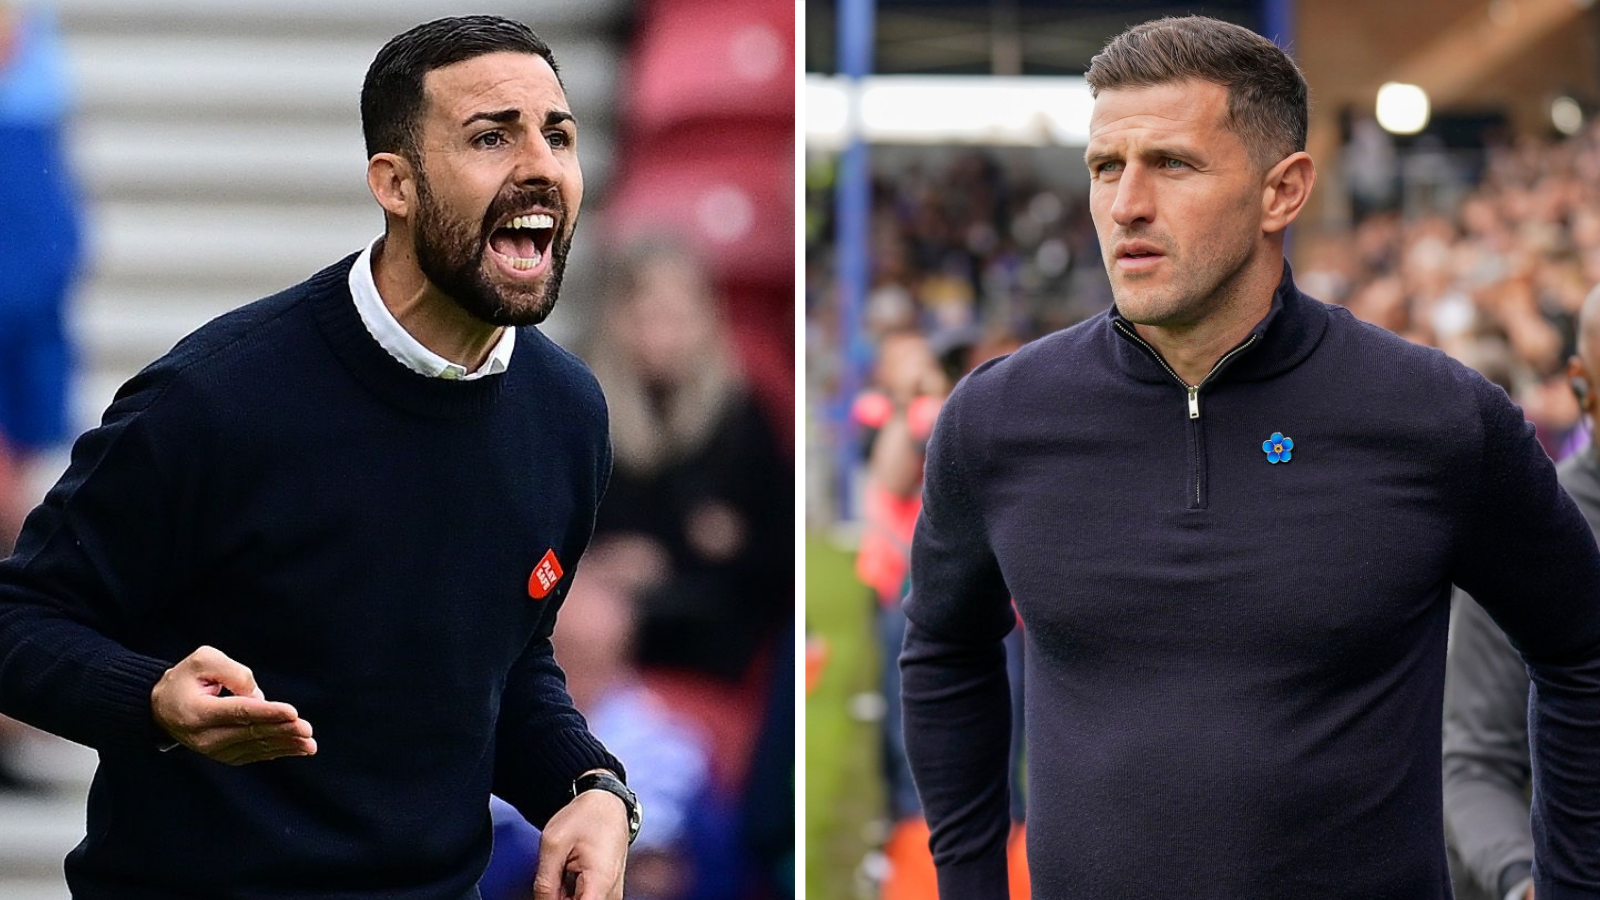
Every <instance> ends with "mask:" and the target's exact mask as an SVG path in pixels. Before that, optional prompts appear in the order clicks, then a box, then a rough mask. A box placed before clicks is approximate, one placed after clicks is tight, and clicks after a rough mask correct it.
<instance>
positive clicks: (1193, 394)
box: [1189, 385, 1200, 419]
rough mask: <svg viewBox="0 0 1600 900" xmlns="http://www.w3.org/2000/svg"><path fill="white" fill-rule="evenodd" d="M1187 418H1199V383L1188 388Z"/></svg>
mask: <svg viewBox="0 0 1600 900" xmlns="http://www.w3.org/2000/svg"><path fill="white" fill-rule="evenodd" d="M1189 418H1191V419H1198V418H1200V386H1199V385H1194V386H1192V387H1190V388H1189Z"/></svg>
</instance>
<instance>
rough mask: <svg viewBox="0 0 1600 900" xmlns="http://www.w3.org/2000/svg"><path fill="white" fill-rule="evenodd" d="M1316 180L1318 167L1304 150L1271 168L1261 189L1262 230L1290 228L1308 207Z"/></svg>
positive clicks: (1277, 230)
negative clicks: (1308, 200) (1308, 199)
mask: <svg viewBox="0 0 1600 900" xmlns="http://www.w3.org/2000/svg"><path fill="white" fill-rule="evenodd" d="M1316 181H1317V167H1316V166H1315V165H1314V164H1313V163H1312V162H1311V156H1310V155H1309V154H1307V153H1306V152H1305V151H1304V150H1301V151H1299V152H1296V153H1291V154H1289V155H1288V156H1286V157H1284V158H1283V159H1281V160H1279V161H1278V164H1277V165H1275V166H1273V167H1272V168H1271V169H1268V170H1267V176H1266V180H1265V183H1264V184H1263V185H1262V191H1261V230H1262V231H1264V232H1266V233H1268V234H1274V233H1277V232H1280V231H1282V230H1284V229H1285V228H1288V227H1289V225H1290V223H1292V222H1293V221H1294V220H1295V217H1297V216H1299V215H1300V210H1301V209H1303V208H1304V207H1305V205H1306V198H1308V197H1310V196H1311V188H1312V186H1313V185H1315V184H1316Z"/></svg>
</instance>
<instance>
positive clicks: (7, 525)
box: [0, 0, 79, 790]
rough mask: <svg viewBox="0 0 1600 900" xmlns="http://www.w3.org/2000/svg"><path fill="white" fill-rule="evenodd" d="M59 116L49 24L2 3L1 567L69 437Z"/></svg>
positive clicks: (66, 203)
mask: <svg viewBox="0 0 1600 900" xmlns="http://www.w3.org/2000/svg"><path fill="white" fill-rule="evenodd" d="M66 115H67V85H66V77H65V66H64V63H63V60H62V52H61V45H60V37H59V35H58V34H57V31H56V22H55V18H54V14H53V13H52V12H51V11H50V10H49V8H47V7H45V6H43V5H38V4H35V5H27V6H18V5H15V4H10V3H7V2H5V0H0V557H4V556H7V555H9V554H10V552H11V548H12V545H13V544H14V543H15V541H16V537H17V532H18V531H20V530H21V528H22V519H23V517H24V516H25V515H26V514H27V511H28V510H29V509H31V508H32V507H33V505H34V504H35V503H36V502H38V500H39V498H38V497H37V496H34V495H33V493H32V492H31V491H30V489H29V487H28V485H29V481H30V479H29V477H28V476H29V474H30V466H31V464H32V463H33V462H34V460H35V459H36V458H37V457H38V456H39V454H41V453H42V452H44V451H46V450H49V449H51V448H52V447H54V446H55V445H57V444H59V443H60V442H62V441H63V440H65V439H66V438H67V436H68V435H67V379H68V377H69V375H70V374H71V370H72V359H71V353H70V347H69V345H68V341H67V333H66V325H65V306H66V301H67V295H68V291H69V290H70V288H71V286H72V280H73V276H74V275H75V274H76V271H77V268H78V255H79V235H78V227H79V226H78V208H77V198H76V195H75V188H74V185H73V183H72V180H71V178H70V176H69V174H68V172H67V170H66V165H65V159H66V153H65V151H64V148H63V145H62V130H63V127H64V125H65V119H66ZM24 730H25V729H24V726H22V725H20V724H18V723H16V722H13V721H11V720H9V719H0V790H34V789H37V788H38V787H39V785H35V784H33V783H31V782H29V781H27V780H26V779H24V778H22V777H21V776H20V775H18V774H17V773H16V772H15V771H14V770H13V769H12V767H11V765H10V764H9V760H8V757H9V755H10V751H11V750H12V748H13V747H14V745H15V743H16V740H17V738H18V737H19V736H20V734H21V733H22V732H23V731H24Z"/></svg>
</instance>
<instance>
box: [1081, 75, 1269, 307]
mask: <svg viewBox="0 0 1600 900" xmlns="http://www.w3.org/2000/svg"><path fill="white" fill-rule="evenodd" d="M1227 115H1228V91H1227V89H1226V88H1224V87H1222V86H1221V85H1217V84H1212V83H1210V82H1206V81H1195V80H1190V81H1180V82H1173V83H1169V84H1162V85H1156V86H1154V87H1143V88H1114V89H1107V90H1102V91H1100V92H1099V96H1098V97H1097V98H1096V100H1095V104H1094V115H1093V116H1092V117H1091V118H1090V120H1089V147H1088V150H1087V151H1086V152H1085V154H1084V160H1085V163H1086V164H1087V165H1088V167H1089V177H1090V187H1089V210H1090V213H1091V215H1092V216H1093V218H1094V225H1095V230H1096V232H1098V233H1099V236H1100V252H1101V254H1102V255H1103V256H1104V258H1105V264H1106V272H1107V274H1109V276H1110V278H1111V290H1112V294H1113V295H1114V296H1115V298H1116V301H1117V309H1118V311H1120V312H1121V313H1122V315H1123V316H1124V317H1125V318H1127V319H1129V320H1130V321H1133V322H1136V323H1138V324H1141V325H1154V326H1160V327H1185V326H1189V325H1192V324H1194V323H1196V322H1199V321H1201V320H1203V319H1204V318H1205V317H1206V316H1207V315H1208V314H1209V313H1210V312H1212V311H1214V310H1216V309H1218V308H1220V307H1221V306H1222V305H1223V304H1224V303H1225V302H1226V301H1227V300H1228V298H1229V297H1231V292H1232V289H1233V288H1234V285H1235V282H1236V280H1237V279H1238V278H1239V277H1240V275H1241V273H1242V272H1243V271H1244V269H1245V267H1246V264H1247V263H1248V262H1249V261H1250V259H1251V258H1252V257H1253V254H1254V253H1255V252H1256V249H1257V247H1258V245H1259V241H1260V238H1261V234H1262V232H1261V224H1262V196H1263V195H1262V190H1263V175H1264V173H1263V172H1262V171H1261V169H1260V167H1259V166H1258V165H1257V163H1256V162H1255V161H1253V160H1252V158H1251V155H1250V153H1249V151H1248V149H1247V148H1246V147H1245V145H1244V143H1243V142H1242V141H1240V139H1239V138H1238V136H1237V135H1235V134H1234V133H1233V131H1232V130H1230V129H1229V128H1228V125H1227Z"/></svg>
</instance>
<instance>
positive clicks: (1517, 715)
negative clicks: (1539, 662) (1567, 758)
mask: <svg viewBox="0 0 1600 900" xmlns="http://www.w3.org/2000/svg"><path fill="white" fill-rule="evenodd" d="M1451 603H1452V607H1451V610H1450V615H1451V627H1450V653H1449V655H1448V656H1447V657H1446V660H1445V681H1444V816H1445V823H1446V824H1448V825H1449V826H1450V833H1451V835H1452V836H1453V838H1454V841H1455V845H1456V850H1457V851H1458V852H1459V853H1460V854H1461V860H1462V862H1464V863H1465V864H1466V866H1467V868H1468V870H1469V871H1471V873H1472V877H1473V878H1474V879H1475V880H1476V881H1477V882H1478V884H1479V885H1481V886H1482V887H1483V888H1484V889H1485V890H1487V891H1489V893H1490V894H1492V895H1493V896H1494V897H1496V898H1500V897H1504V896H1505V895H1506V893H1507V892H1508V891H1510V890H1511V889H1512V888H1513V887H1514V886H1515V885H1516V884H1518V883H1519V882H1521V881H1523V880H1524V879H1526V878H1527V877H1529V866H1531V865H1532V863H1533V834H1532V832H1531V831H1530V829H1529V825H1528V800H1527V796H1528V794H1527V791H1528V785H1529V781H1530V779H1531V778H1532V774H1531V772H1530V770H1529V762H1528V672H1527V669H1526V668H1525V667H1524V666H1523V663H1522V657H1520V656H1518V655H1517V651H1516V650H1514V649H1512V647H1511V644H1510V643H1509V642H1507V641H1506V638H1505V635H1504V634H1502V633H1501V632H1500V628H1499V626H1497V625H1495V624H1494V621H1493V620H1492V619H1490V618H1489V616H1488V614H1487V613H1485V612H1484V611H1483V609H1482V607H1480V606H1478V604H1477V603H1476V602H1475V601H1474V600H1473V599H1472V598H1471V597H1469V596H1468V595H1467V594H1466V593H1465V592H1464V591H1461V590H1459V589H1458V590H1457V591H1456V592H1455V596H1454V597H1453V598H1452V599H1451Z"/></svg>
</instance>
